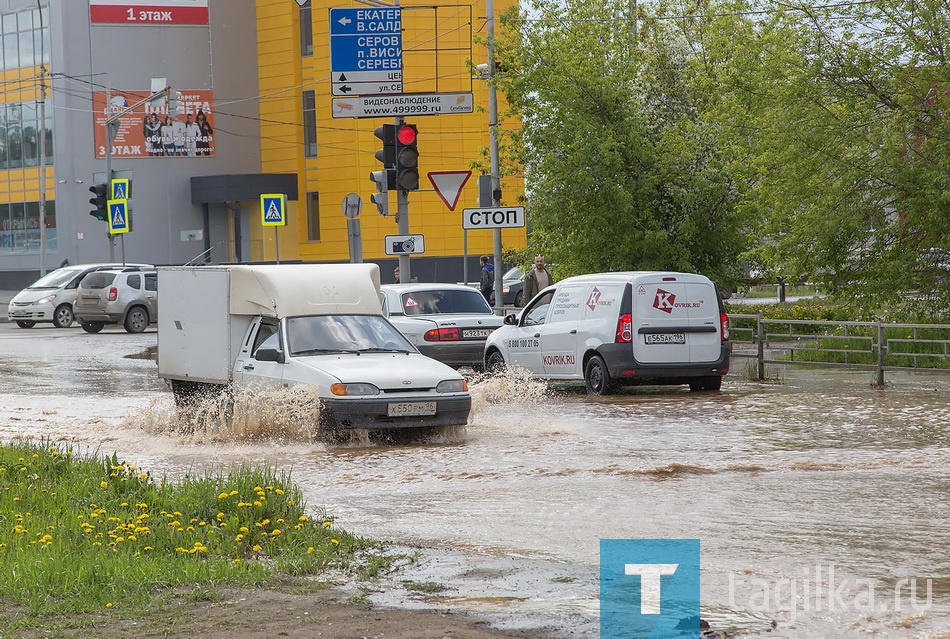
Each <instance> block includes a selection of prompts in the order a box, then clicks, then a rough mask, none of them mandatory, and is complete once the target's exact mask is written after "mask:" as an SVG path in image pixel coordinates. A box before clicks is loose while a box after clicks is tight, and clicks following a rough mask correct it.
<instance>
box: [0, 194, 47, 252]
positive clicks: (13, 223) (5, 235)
mask: <svg viewBox="0 0 950 639" xmlns="http://www.w3.org/2000/svg"><path fill="white" fill-rule="evenodd" d="M57 240H58V238H57V234H56V202H53V201H47V202H46V248H50V249H55V248H57V247H58V244H59V243H58V241H57ZM39 247H40V203H39V202H14V203H11V204H0V251H3V252H13V251H31V250H32V251H35V250H39Z"/></svg>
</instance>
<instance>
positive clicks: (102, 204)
mask: <svg viewBox="0 0 950 639" xmlns="http://www.w3.org/2000/svg"><path fill="white" fill-rule="evenodd" d="M89 192H90V193H93V194H94V195H95V197H91V198H89V203H90V204H92V205H93V206H94V207H95V208H94V209H93V210H91V211H89V215H91V216H93V217H94V218H96V219H97V220H99V221H100V222H105V221H106V220H108V219H109V211H108V206H107V204H106V203H107V202H108V200H109V185H108V184H93V185H92V186H90V187H89Z"/></svg>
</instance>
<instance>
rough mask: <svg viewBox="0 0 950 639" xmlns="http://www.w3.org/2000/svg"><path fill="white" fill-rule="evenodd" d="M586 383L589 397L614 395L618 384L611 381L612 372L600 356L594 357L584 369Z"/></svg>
mask: <svg viewBox="0 0 950 639" xmlns="http://www.w3.org/2000/svg"><path fill="white" fill-rule="evenodd" d="M584 383H585V385H586V386H587V394H588V395H612V394H613V393H614V391H615V390H616V389H617V383H616V382H614V380H612V379H610V371H608V370H607V364H605V363H604V360H603V358H602V357H601V356H600V355H594V356H593V357H591V358H590V360H588V362H587V366H585V367H584Z"/></svg>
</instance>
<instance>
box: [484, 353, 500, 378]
mask: <svg viewBox="0 0 950 639" xmlns="http://www.w3.org/2000/svg"><path fill="white" fill-rule="evenodd" d="M504 370H505V358H504V357H502V355H501V353H499V352H498V351H492V352H491V353H489V354H488V360H487V361H486V362H485V372H486V373H489V374H491V375H498V374H500V373H503V372H504Z"/></svg>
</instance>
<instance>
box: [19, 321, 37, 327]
mask: <svg viewBox="0 0 950 639" xmlns="http://www.w3.org/2000/svg"><path fill="white" fill-rule="evenodd" d="M16 325H17V326H19V327H20V328H33V327H34V326H36V322H28V321H25V320H17V321H16Z"/></svg>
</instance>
